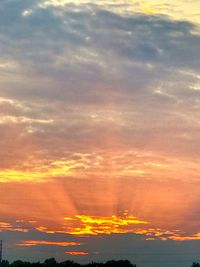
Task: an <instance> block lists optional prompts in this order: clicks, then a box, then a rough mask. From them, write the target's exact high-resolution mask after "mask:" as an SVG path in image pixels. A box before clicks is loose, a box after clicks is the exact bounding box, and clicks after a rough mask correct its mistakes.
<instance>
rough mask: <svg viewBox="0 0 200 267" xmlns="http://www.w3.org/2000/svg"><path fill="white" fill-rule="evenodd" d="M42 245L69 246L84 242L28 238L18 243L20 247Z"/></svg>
mask: <svg viewBox="0 0 200 267" xmlns="http://www.w3.org/2000/svg"><path fill="white" fill-rule="evenodd" d="M41 245H48V246H49V245H51V246H59V247H68V246H80V245H82V243H78V242H56V241H45V240H26V241H22V242H21V243H18V244H17V246H20V247H32V246H41Z"/></svg>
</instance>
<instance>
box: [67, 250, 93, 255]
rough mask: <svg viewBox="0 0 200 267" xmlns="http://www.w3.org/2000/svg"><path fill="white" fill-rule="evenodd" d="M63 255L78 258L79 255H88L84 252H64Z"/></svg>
mask: <svg viewBox="0 0 200 267" xmlns="http://www.w3.org/2000/svg"><path fill="white" fill-rule="evenodd" d="M65 254H68V255H73V256H79V255H83V256H84V255H88V254H89V253H88V252H86V251H66V252H65Z"/></svg>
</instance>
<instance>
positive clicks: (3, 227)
mask: <svg viewBox="0 0 200 267" xmlns="http://www.w3.org/2000/svg"><path fill="white" fill-rule="evenodd" d="M2 231H13V232H28V231H29V230H28V229H27V228H24V227H22V226H14V225H12V224H10V223H7V222H0V232H2Z"/></svg>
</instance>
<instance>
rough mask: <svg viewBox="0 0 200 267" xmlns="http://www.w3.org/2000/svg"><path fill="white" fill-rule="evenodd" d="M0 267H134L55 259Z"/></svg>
mask: <svg viewBox="0 0 200 267" xmlns="http://www.w3.org/2000/svg"><path fill="white" fill-rule="evenodd" d="M1 267H136V264H132V263H131V262H130V261H128V260H118V261H117V260H110V261H107V262H106V263H99V262H91V263H88V264H79V263H76V262H74V261H70V260H67V261H63V262H57V261H56V260H55V258H49V259H46V260H45V261H44V262H42V263H41V262H27V261H21V260H17V261H13V262H12V263H9V261H7V260H3V261H2V262H1ZM191 267H200V263H198V262H193V263H192V265H191Z"/></svg>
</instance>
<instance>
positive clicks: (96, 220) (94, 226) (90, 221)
mask: <svg viewBox="0 0 200 267" xmlns="http://www.w3.org/2000/svg"><path fill="white" fill-rule="evenodd" d="M65 220H66V221H70V220H73V221H74V225H76V224H78V225H79V226H78V227H73V228H72V229H69V233H70V234H73V235H98V234H112V233H128V232H131V228H130V227H131V226H133V225H141V224H148V222H146V221H140V220H138V219H136V217H134V216H124V217H117V216H115V215H113V216H110V217H101V216H86V215H77V216H75V218H73V219H72V218H65Z"/></svg>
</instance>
